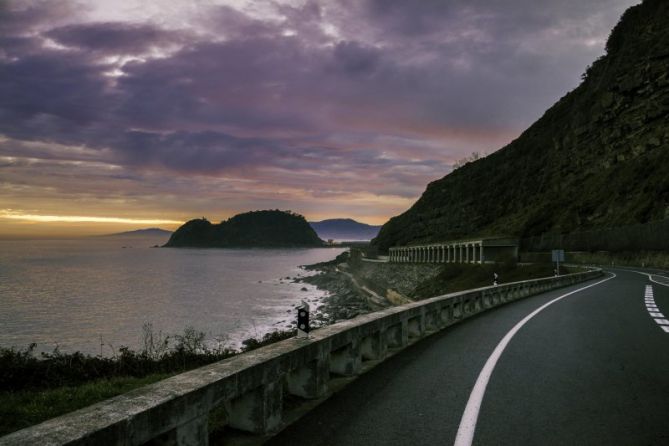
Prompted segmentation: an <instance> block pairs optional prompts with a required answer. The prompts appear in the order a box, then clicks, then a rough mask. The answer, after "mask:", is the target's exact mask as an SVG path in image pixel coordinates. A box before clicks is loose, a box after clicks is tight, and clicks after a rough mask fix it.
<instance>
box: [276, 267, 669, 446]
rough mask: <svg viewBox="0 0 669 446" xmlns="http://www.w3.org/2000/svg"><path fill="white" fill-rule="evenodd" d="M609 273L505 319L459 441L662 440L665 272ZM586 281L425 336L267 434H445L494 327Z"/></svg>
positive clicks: (307, 439) (409, 438)
mask: <svg viewBox="0 0 669 446" xmlns="http://www.w3.org/2000/svg"><path fill="white" fill-rule="evenodd" d="M638 271H640V269H639V270H638ZM644 271H645V270H644ZM613 273H615V277H613V276H614V274H613ZM609 274H610V276H611V277H612V278H611V279H610V280H608V281H604V282H603V283H601V284H598V285H595V286H591V287H589V288H587V289H584V290H582V291H578V292H576V293H573V294H571V295H568V296H566V297H564V298H563V299H561V300H559V301H556V302H554V303H553V304H551V305H550V306H547V307H546V308H544V309H543V310H542V311H540V312H539V313H537V314H536V315H535V316H534V317H532V318H531V319H530V320H528V321H527V322H526V324H525V325H523V326H522V327H520V328H519V329H518V330H517V332H516V333H515V335H514V336H513V337H512V338H511V340H510V341H509V342H508V344H507V345H506V348H505V349H504V350H503V351H502V353H501V355H500V356H499V358H498V361H497V363H496V364H495V366H494V368H493V369H492V372H491V374H490V380H489V382H488V383H487V386H485V387H484V389H483V390H484V393H482V396H483V398H482V404H481V406H480V412H479V413H478V421H477V423H476V425H475V429H473V442H472V443H471V444H474V445H514V446H515V445H630V446H641V445H669V321H668V320H664V319H665V318H664V317H662V316H664V315H666V316H667V318H666V319H669V278H666V277H662V276H659V275H658V276H651V277H650V278H649V276H648V275H646V274H641V273H639V272H633V271H629V270H622V269H610V273H609ZM651 278H652V280H651ZM596 282H598V281H593V282H589V283H585V284H579V285H577V286H574V287H570V288H563V289H560V290H556V291H553V292H550V293H545V294H542V295H539V296H535V297H531V298H528V299H524V300H521V301H517V302H513V303H511V304H508V305H505V306H503V307H500V308H498V309H495V310H492V311H489V312H486V313H483V314H481V315H479V316H477V317H474V318H472V319H468V320H466V321H464V322H463V323H461V324H456V325H454V326H452V327H449V328H448V329H446V330H443V331H441V332H439V333H437V334H435V335H433V336H430V337H428V338H426V339H424V340H422V341H421V342H419V343H416V344H414V345H413V346H412V347H410V348H408V349H406V350H404V351H402V352H400V353H399V354H397V355H395V356H393V357H391V358H389V359H388V360H387V361H385V362H384V363H383V364H381V365H380V366H378V367H376V368H374V369H372V370H370V371H369V372H367V373H365V374H364V375H362V376H360V377H359V378H358V379H357V380H355V381H354V382H352V383H351V384H349V385H348V386H347V387H346V388H345V389H344V390H342V391H341V392H339V393H337V394H335V395H333V396H332V397H331V398H330V399H329V400H328V401H327V402H325V403H324V404H322V405H321V406H319V407H318V408H316V409H314V410H313V411H312V412H310V413H308V414H307V415H306V416H304V417H303V418H302V419H301V420H299V421H298V422H297V423H295V424H293V425H291V426H289V427H288V428H286V429H285V430H284V431H283V432H281V433H280V434H278V435H277V436H275V437H274V438H272V439H271V440H270V441H269V443H268V444H270V445H296V444H306V445H347V446H348V445H365V446H369V445H453V444H455V441H456V435H457V433H458V428H459V426H460V422H461V418H462V416H463V412H464V410H465V407H466V406H467V403H468V401H469V399H470V395H471V394H472V390H473V389H474V385H475V383H476V382H477V378H478V377H479V374H480V372H481V370H482V368H483V367H484V365H485V364H486V362H487V361H488V359H489V358H490V356H491V354H492V353H493V351H494V350H495V349H496V346H498V344H499V343H500V341H501V340H502V339H503V338H504V337H505V335H507V333H509V331H510V330H512V329H513V328H514V326H516V325H517V324H518V323H519V322H520V321H521V320H523V318H526V317H527V316H528V315H530V314H531V313H532V312H533V311H535V310H537V309H538V308H540V307H542V306H543V305H544V304H546V303H548V302H550V301H552V300H553V299H555V298H557V297H560V296H562V295H564V294H566V293H569V292H571V291H574V290H577V289H581V288H583V287H584V286H586V285H592V284H594V283H596ZM663 313H664V314H663ZM498 350H499V349H498ZM479 390H481V389H480V388H479ZM475 419H476V418H475ZM463 429H464V428H463ZM460 444H465V445H466V444H469V442H468V441H465V442H464V443H459V445H460Z"/></svg>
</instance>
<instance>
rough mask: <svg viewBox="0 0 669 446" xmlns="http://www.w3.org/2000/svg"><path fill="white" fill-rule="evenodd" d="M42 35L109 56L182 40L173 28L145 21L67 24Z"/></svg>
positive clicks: (132, 53) (169, 44)
mask: <svg viewBox="0 0 669 446" xmlns="http://www.w3.org/2000/svg"><path fill="white" fill-rule="evenodd" d="M44 35H45V36H46V37H48V38H51V39H52V40H54V41H55V42H57V43H58V44H60V45H63V46H66V47H75V48H79V49H83V50H89V51H93V52H96V53H100V54H109V55H134V54H144V53H146V52H148V51H150V50H155V49H160V48H163V47H168V46H171V45H175V44H179V43H180V42H183V41H184V38H183V36H181V35H180V34H179V33H178V32H176V31H167V30H163V29H160V28H157V27H155V26H152V25H146V24H134V23H132V24H128V23H113V22H107V23H85V24H74V25H67V26H63V27H59V28H55V29H52V30H49V31H48V32H46V33H44Z"/></svg>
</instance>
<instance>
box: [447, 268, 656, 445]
mask: <svg viewBox="0 0 669 446" xmlns="http://www.w3.org/2000/svg"><path fill="white" fill-rule="evenodd" d="M611 274H612V276H611V277H608V278H606V279H604V280H600V281H599V282H595V283H593V284H590V285H587V286H584V287H582V288H579V289H577V290H574V291H571V292H569V293H566V294H563V295H562V296H559V297H556V298H555V299H553V300H551V301H550V302H547V303H545V304H543V305H542V306H540V307H539V308H537V309H536V310H534V311H533V312H531V313H530V314H528V315H527V316H525V317H524V318H523V319H522V320H521V321H520V322H518V323H517V324H516V325H514V327H513V328H512V329H511V330H509V332H508V333H507V334H506V335H504V337H503V338H502V340H501V341H499V344H497V346H496V347H495V350H493V352H492V354H491V355H490V357H489V358H488V360H487V361H486V363H485V365H484V366H483V368H482V369H481V372H480V373H479V376H478V378H477V379H476V383H475V384H474V388H473V389H472V393H471V394H470V395H469V400H467V406H466V407H465V411H464V413H463V414H462V418H461V419H460V426H459V427H458V433H457V435H456V436H455V443H454V446H471V444H472V441H474V432H475V431H476V423H477V421H478V417H479V411H480V410H481V403H482V402H483V395H485V389H486V387H487V386H488V382H489V381H490V377H491V376H492V372H493V370H494V369H495V366H496V365H497V361H499V358H500V357H501V356H502V353H503V352H504V349H505V348H506V346H507V345H508V344H509V342H510V341H511V339H512V338H513V337H514V336H515V334H516V333H517V332H518V330H520V329H521V328H522V327H523V325H525V324H526V323H527V322H528V321H529V320H530V319H532V318H533V317H534V316H536V315H537V314H539V313H540V312H541V311H543V310H544V309H545V308H546V307H548V306H549V305H552V304H554V303H555V302H557V301H559V300H562V299H564V298H565V297H567V296H571V295H572V294H575V293H578V292H580V291H583V290H585V289H588V288H591V287H594V286H597V285H600V284H602V283H604V282H606V281H607V280H611V279H613V278H614V277H616V275H615V274H614V273H611ZM667 331H669V330H667Z"/></svg>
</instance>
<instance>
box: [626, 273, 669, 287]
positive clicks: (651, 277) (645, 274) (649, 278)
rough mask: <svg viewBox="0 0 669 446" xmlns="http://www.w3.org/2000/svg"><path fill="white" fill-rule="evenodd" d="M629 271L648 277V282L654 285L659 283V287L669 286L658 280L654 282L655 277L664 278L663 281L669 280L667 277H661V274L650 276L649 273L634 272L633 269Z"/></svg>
mask: <svg viewBox="0 0 669 446" xmlns="http://www.w3.org/2000/svg"><path fill="white" fill-rule="evenodd" d="M628 271H631V272H633V273H637V274H641V275H644V276H648V280H650V281H651V282H653V283H657V284H658V285H662V286H669V283H662V282H658V281H657V280H653V276H656V277H662V278H663V279H667V278H666V277H664V276H660V275H659V274H649V273H644V272H643V271H634V270H632V269H630V270H628Z"/></svg>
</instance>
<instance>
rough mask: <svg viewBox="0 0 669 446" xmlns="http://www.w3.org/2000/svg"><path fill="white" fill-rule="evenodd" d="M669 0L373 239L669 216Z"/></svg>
mask: <svg viewBox="0 0 669 446" xmlns="http://www.w3.org/2000/svg"><path fill="white" fill-rule="evenodd" d="M667 23H669V2H666V1H663V0H645V1H644V2H643V3H642V4H641V5H638V6H634V7H632V8H630V9H628V10H627V11H626V12H625V13H624V14H623V16H622V18H621V19H620V21H619V23H618V24H617V25H616V27H615V28H614V29H613V31H612V32H611V35H610V36H609V39H608V42H607V45H606V51H607V53H606V55H605V56H603V57H601V58H600V59H598V60H597V61H595V62H594V63H593V64H592V66H591V67H590V68H588V70H587V72H586V73H585V74H584V80H583V82H582V83H581V85H580V86H579V87H577V88H576V89H575V90H574V91H572V92H571V93H569V94H567V95H566V96H564V97H563V98H562V99H560V100H559V101H558V102H557V103H556V104H555V105H554V106H553V107H551V108H550V109H549V110H548V111H547V112H546V113H545V114H544V115H543V116H542V117H541V118H540V119H539V120H538V121H537V122H536V123H534V124H533V125H532V126H531V127H530V128H528V129H527V130H526V131H525V132H524V133H523V134H522V135H521V136H520V137H519V138H517V139H516V140H515V141H513V142H511V143H510V144H509V145H507V146H506V147H504V148H502V149H500V150H499V151H497V152H495V153H493V154H491V155H489V156H487V157H486V158H483V159H480V160H478V161H475V162H471V163H469V164H466V165H464V166H463V167H461V168H459V169H457V170H455V171H453V172H451V173H450V174H448V175H447V176H445V177H444V178H442V179H440V180H437V181H434V182H432V183H430V184H429V185H428V186H427V189H426V190H425V192H424V193H423V195H422V196H421V197H420V199H419V200H418V201H417V202H416V203H415V204H414V205H413V206H412V207H411V208H410V209H409V210H407V211H406V212H405V213H403V214H401V215H399V216H397V217H394V218H392V219H391V220H390V221H389V222H388V223H387V224H385V225H384V226H383V227H382V229H381V231H380V233H379V235H378V237H377V238H376V239H374V240H373V242H372V243H373V244H374V245H376V246H377V247H378V248H379V249H381V250H382V251H384V250H386V249H387V248H388V247H390V246H393V245H404V244H407V243H417V242H430V241H438V240H448V239H453V238H459V237H469V236H477V235H497V234H505V235H513V236H520V237H525V236H531V235H538V234H542V233H545V232H561V233H570V232H574V231H577V230H587V229H592V228H602V227H615V226H620V225H627V224H635V223H645V222H649V221H654V220H660V219H664V218H667V217H669V207H668V203H669V150H668V149H669V123H668V118H669V27H667Z"/></svg>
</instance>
